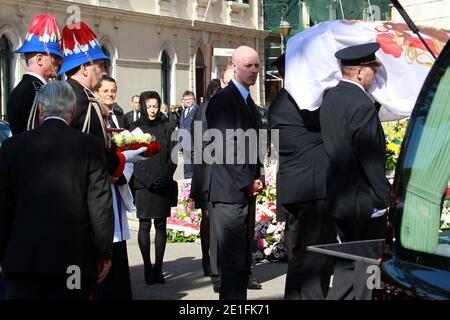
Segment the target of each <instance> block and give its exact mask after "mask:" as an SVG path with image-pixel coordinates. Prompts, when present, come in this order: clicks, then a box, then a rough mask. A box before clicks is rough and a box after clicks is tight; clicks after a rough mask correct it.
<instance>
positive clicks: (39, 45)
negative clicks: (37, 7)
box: [15, 14, 63, 58]
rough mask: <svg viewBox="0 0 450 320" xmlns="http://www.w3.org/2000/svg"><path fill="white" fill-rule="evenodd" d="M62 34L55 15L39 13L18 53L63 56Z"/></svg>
mask: <svg viewBox="0 0 450 320" xmlns="http://www.w3.org/2000/svg"><path fill="white" fill-rule="evenodd" d="M59 40H60V34H59V29H58V24H57V23H56V19H55V17H54V16H51V15H48V14H38V15H36V16H35V17H34V18H33V21H32V22H31V24H30V26H29V27H28V32H27V35H26V37H25V40H24V42H23V45H22V46H21V47H20V48H19V49H17V50H16V51H15V52H16V53H28V52H40V53H47V54H54V55H57V56H59V57H61V58H62V57H63V55H62V52H61V48H60V46H59Z"/></svg>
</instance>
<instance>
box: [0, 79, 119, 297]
mask: <svg viewBox="0 0 450 320" xmlns="http://www.w3.org/2000/svg"><path fill="white" fill-rule="evenodd" d="M37 98H38V101H39V103H40V107H39V109H40V115H41V119H44V122H43V124H42V125H41V126H40V127H39V128H37V129H35V130H32V131H28V132H24V133H21V134H18V135H15V136H13V137H12V138H11V139H8V140H6V141H4V142H3V145H2V148H1V149H0V203H1V205H0V264H1V265H2V266H3V271H4V272H5V287H6V298H7V299H14V300H15V299H20V300H22V299H26V300H28V299H32V300H38V299H88V297H89V292H90V288H91V287H92V285H93V284H94V283H96V282H97V281H102V280H103V279H104V278H105V276H106V275H107V273H108V271H109V268H110V266H111V256H112V237H113V231H114V214H113V212H112V208H111V192H110V185H109V180H108V172H107V170H106V169H105V168H106V159H105V153H104V146H103V142H102V140H101V139H99V138H97V137H93V136H90V135H87V134H84V133H81V132H79V131H77V130H74V129H72V128H70V126H69V123H70V121H71V120H72V118H73V115H74V110H75V95H74V93H73V90H72V89H71V87H70V86H69V85H68V84H67V83H65V82H60V81H55V82H52V83H50V84H47V85H46V86H45V87H43V89H42V90H41V91H40V92H39V93H38V96H37Z"/></svg>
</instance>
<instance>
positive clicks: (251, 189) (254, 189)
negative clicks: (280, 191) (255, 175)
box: [246, 179, 264, 196]
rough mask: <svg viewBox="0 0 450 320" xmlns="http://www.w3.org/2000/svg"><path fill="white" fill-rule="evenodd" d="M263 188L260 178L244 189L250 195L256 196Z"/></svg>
mask: <svg viewBox="0 0 450 320" xmlns="http://www.w3.org/2000/svg"><path fill="white" fill-rule="evenodd" d="M263 189H264V183H263V182H262V181H261V180H259V179H257V180H254V181H253V182H252V183H250V184H249V185H248V186H247V188H246V191H247V193H248V195H250V196H257V195H258V194H260V193H261V192H262V190H263Z"/></svg>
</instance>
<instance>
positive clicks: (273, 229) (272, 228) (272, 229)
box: [267, 224, 277, 234]
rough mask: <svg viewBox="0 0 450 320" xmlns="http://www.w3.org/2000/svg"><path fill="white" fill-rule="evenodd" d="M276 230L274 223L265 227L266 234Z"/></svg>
mask: <svg viewBox="0 0 450 320" xmlns="http://www.w3.org/2000/svg"><path fill="white" fill-rule="evenodd" d="M276 230H277V226H276V225H274V224H271V225H269V227H268V228H267V233H268V234H272V233H274V232H275V231H276Z"/></svg>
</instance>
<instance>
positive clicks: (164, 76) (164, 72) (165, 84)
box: [161, 51, 171, 104]
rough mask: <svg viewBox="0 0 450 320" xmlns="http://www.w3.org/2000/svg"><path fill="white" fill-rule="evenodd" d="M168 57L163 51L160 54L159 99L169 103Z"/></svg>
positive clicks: (169, 67)
mask: <svg viewBox="0 0 450 320" xmlns="http://www.w3.org/2000/svg"><path fill="white" fill-rule="evenodd" d="M170 69H171V66H170V58H169V55H168V54H167V53H166V52H165V51H163V52H162V54H161V99H162V102H163V103H167V104H170Z"/></svg>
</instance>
